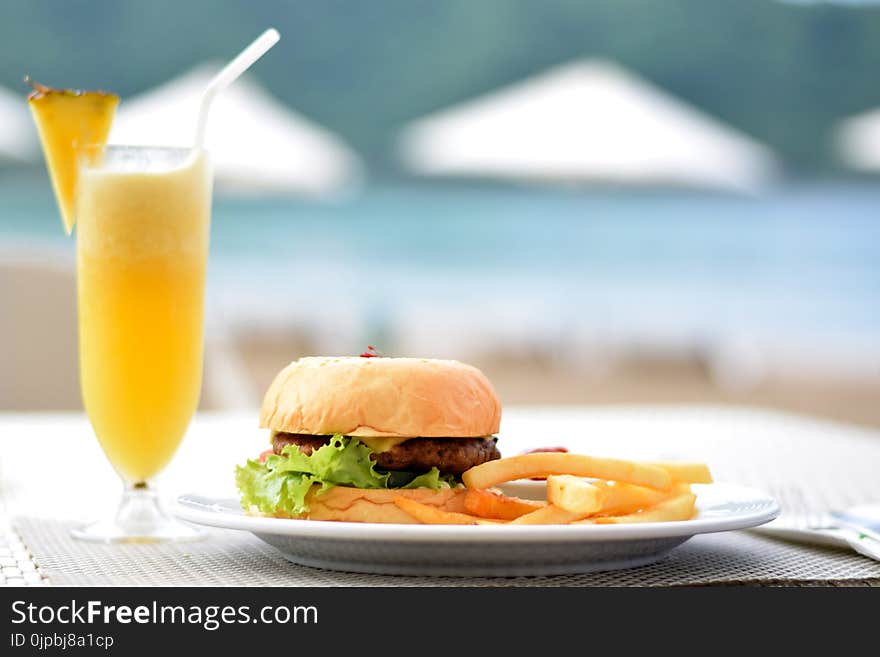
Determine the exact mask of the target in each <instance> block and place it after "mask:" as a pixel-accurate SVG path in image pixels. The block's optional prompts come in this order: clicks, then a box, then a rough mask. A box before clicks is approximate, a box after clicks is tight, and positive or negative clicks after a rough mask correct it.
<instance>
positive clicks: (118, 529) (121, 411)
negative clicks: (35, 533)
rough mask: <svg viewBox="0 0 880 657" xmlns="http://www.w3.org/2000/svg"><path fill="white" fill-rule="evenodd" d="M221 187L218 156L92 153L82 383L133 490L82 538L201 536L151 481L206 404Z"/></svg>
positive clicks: (84, 176)
mask: <svg viewBox="0 0 880 657" xmlns="http://www.w3.org/2000/svg"><path fill="white" fill-rule="evenodd" d="M212 180H213V178H212V172H211V167H210V164H209V162H208V160H207V156H206V155H205V154H204V153H203V152H198V151H192V150H189V149H172V148H148V147H133V146H107V147H102V148H99V149H89V150H87V151H84V152H83V153H82V157H81V168H80V176H79V180H78V183H77V204H76V221H77V249H76V253H77V293H78V294H77V297H78V312H79V363H80V386H81V389H82V397H83V403H84V405H85V409H86V413H87V415H88V417H89V420H90V421H91V424H92V427H93V429H94V431H95V434H96V435H97V437H98V441H99V442H100V443H101V447H102V448H103V449H104V453H105V454H106V455H107V458H108V459H109V461H110V463H111V464H112V465H113V467H114V468H115V469H116V471H117V472H118V473H119V475H120V476H121V478H122V480H123V483H124V493H123V497H122V501H121V504H120V506H119V510H118V511H117V513H116V517H115V518H113V519H108V520H103V521H99V522H97V523H94V524H92V525H88V526H86V527H83V528H80V529H76V530H74V532H73V534H74V536H76V537H78V538H83V539H91V540H98V541H112V542H115V541H140V540H176V539H186V538H193V537H194V536H195V535H197V532H196V531H195V530H194V529H192V528H191V527H189V526H188V525H184V524H182V523H180V522H178V521H176V520H174V519H173V518H172V517H170V516H168V515H167V514H166V513H165V512H164V511H163V510H162V508H161V507H160V505H159V500H158V498H157V495H156V492H155V490H154V488H153V487H152V486H151V484H150V482H151V480H152V479H153V478H154V477H155V476H156V475H157V474H158V473H159V472H160V471H161V470H162V469H163V468H164V467H165V466H166V465H167V464H168V462H169V461H170V460H171V457H172V456H173V455H174V452H175V451H176V450H177V447H178V446H179V444H180V441H181V439H182V438H183V435H184V433H185V432H186V428H187V426H188V425H189V422H190V420H191V418H192V415H193V413H194V412H195V409H196V406H197V404H198V400H199V394H200V390H201V383H202V353H203V343H204V337H203V336H204V297H205V270H206V264H207V256H208V233H209V228H210V217H211V188H212Z"/></svg>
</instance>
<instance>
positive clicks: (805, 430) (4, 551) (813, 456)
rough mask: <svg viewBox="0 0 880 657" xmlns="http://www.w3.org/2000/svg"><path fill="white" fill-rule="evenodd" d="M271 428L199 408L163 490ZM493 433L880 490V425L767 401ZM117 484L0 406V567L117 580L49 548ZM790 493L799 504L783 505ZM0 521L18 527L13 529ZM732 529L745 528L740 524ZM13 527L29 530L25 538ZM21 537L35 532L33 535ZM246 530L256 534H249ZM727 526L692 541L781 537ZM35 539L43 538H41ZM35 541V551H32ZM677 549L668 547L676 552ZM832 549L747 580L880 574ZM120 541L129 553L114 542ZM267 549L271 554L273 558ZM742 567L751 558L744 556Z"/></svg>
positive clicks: (764, 482) (512, 416)
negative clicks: (765, 405) (768, 405)
mask: <svg viewBox="0 0 880 657" xmlns="http://www.w3.org/2000/svg"><path fill="white" fill-rule="evenodd" d="M267 441H268V436H267V434H266V432H265V431H262V430H260V429H259V428H258V427H257V426H256V413H255V412H235V413H206V414H200V415H198V416H197V417H196V418H195V419H194V420H193V423H192V425H191V427H190V430H189V431H188V433H187V436H186V438H185V439H184V441H183V443H182V445H181V448H180V450H179V451H178V453H177V455H176V456H175V458H174V460H173V461H172V463H171V465H170V466H169V467H168V468H167V469H166V471H165V472H164V473H163V474H162V476H161V477H160V479H159V480H158V482H157V484H158V486H159V488H160V491H161V492H162V494H163V497H164V498H165V499H166V500H167V501H171V500H173V499H174V498H175V497H176V496H177V495H179V494H181V493H185V492H198V493H201V494H206V495H218V496H231V495H234V485H233V481H232V472H233V468H234V465H235V464H236V463H240V462H242V461H243V460H244V459H245V458H249V457H253V456H255V455H256V454H258V453H259V452H260V451H262V450H263V449H265V448H266V446H267ZM498 444H499V448H500V449H501V451H502V454H503V455H511V454H515V453H518V452H520V451H521V450H523V449H525V448H528V447H536V446H540V445H545V446H546V445H557V444H562V445H566V446H568V447H569V448H570V449H576V450H577V451H579V452H583V453H589V454H596V455H606V456H617V457H621V458H636V459H651V460H674V459H685V460H701V461H706V462H707V463H708V464H709V465H710V467H711V469H712V471H713V474H714V476H715V478H716V480H717V481H729V482H736V483H741V484H745V485H750V486H754V487H757V488H761V489H763V490H765V491H767V492H769V493H771V494H773V495H775V496H777V497H778V498H780V499H781V500H782V501H783V507H784V510H785V507H786V505H787V506H789V509H788V510H790V511H794V510H797V511H799V512H804V511H808V510H810V511H813V510H815V511H824V510H828V509H830V508H841V507H846V506H849V505H852V504H858V503H864V502H870V501H876V500H878V499H880V478H878V477H876V469H877V465H878V464H880V431H874V430H870V429H864V428H858V427H853V426H849V425H843V424H838V423H832V422H826V421H819V420H814V419H810V418H805V417H799V416H794V415H789V414H782V413H776V412H769V411H763V410H756V409H748V408H733V407H714V406H685V407H682V406H631V407H628V406H617V407H581V406H577V407H575V406H559V407H513V408H507V409H505V411H504V418H503V420H502V426H501V431H500V433H499V443H498ZM120 492H121V484H120V482H119V480H118V478H117V476H116V474H115V473H114V471H113V469H112V468H111V467H110V465H109V464H108V462H107V460H106V459H105V458H104V455H103V453H102V451H101V449H100V446H99V445H98V442H97V440H96V439H95V438H94V435H93V434H92V431H91V428H90V426H89V424H88V421H87V420H86V418H85V416H84V415H82V414H68V413H64V414H61V413H56V414H52V413H35V414H30V413H15V414H12V413H7V414H0V534H2V537H0V574H2V575H3V576H5V578H6V579H7V580H8V581H9V582H10V583H13V584H19V585H20V584H52V583H58V584H67V583H71V582H76V583H79V584H88V583H95V584H104V583H120V581H122V582H123V583H124V582H125V581H127V580H108V579H106V578H102V577H101V576H100V574H101V573H100V568H99V569H98V570H97V571H88V570H83V569H80V570H78V571H76V572H78V573H80V576H79V577H80V578H79V579H72V578H71V576H70V572H66V571H65V569H68V570H71V571H72V570H76V568H77V564H76V563H73V562H72V561H71V562H69V563H66V564H65V563H64V562H65V561H69V560H66V559H59V558H57V557H58V554H57V553H56V554H54V555H53V554H51V553H50V552H49V547H48V546H49V545H50V544H51V545H52V546H53V547H54V549H55V550H56V552H57V551H58V550H60V551H61V552H65V551H68V552H69V554H70V555H71V556H72V557H76V559H80V560H88V559H90V558H91V557H92V556H94V554H97V553H96V552H93V553H89V552H88V550H89V549H91V548H89V547H88V544H85V545H77V546H75V547H74V546H73V545H72V544H68V545H65V544H63V543H62V542H59V541H60V539H59V538H58V537H59V536H61V535H63V534H66V527H67V526H68V525H69V524H70V523H76V522H86V521H89V520H93V519H95V518H97V517H101V516H105V515H106V516H109V515H111V514H112V513H113V511H114V509H115V504H116V502H117V500H118V495H119V493H120ZM793 506H796V507H797V509H793V508H791V507H793ZM4 527H5V531H4ZM10 527H14V528H15V531H10ZM734 534H742V535H743V536H746V535H747V534H746V533H745V532H735V533H734ZM22 537H24V538H25V539H26V540H24V541H22ZM27 537H31V538H30V540H31V543H32V544H29V543H28V540H27ZM247 537H248V539H253V537H250V535H247ZM696 540H697V539H693V540H692V541H691V542H693V541H696ZM736 540H738V541H739V542H738V543H730V545H728V546H726V547H725V546H721V548H719V547H718V546H717V545H715V544H714V543H712V542H711V541H707V542H705V543H703V544H701V545H699V546H698V547H702V548H703V552H706V551H707V550H709V551H711V550H712V549H738V550H740V551H742V550H745V551H752V552H754V554H756V555H757V554H759V553H761V551H762V550H764V551H767V550H771V548H772V544H775V543H777V541H772V543H766V541H770V539H766V538H761V539H760V540H761V541H764V543H760V544H759V543H756V542H755V541H758V540H759V539H758V538H757V537H755V538H749V539H746V538H738V539H736ZM749 540H751V541H752V542H751V543H750V542H748V541H749ZM42 541H46V551H43V543H42ZM253 541H254V542H247V541H244V539H243V538H242V535H241V534H240V533H236V532H222V531H221V532H217V533H216V534H214V535H212V536H211V537H210V538H209V540H208V541H203V542H202V543H206V544H207V548H205V549H215V550H219V552H220V553H224V554H225V552H229V551H231V550H232V546H235V549H236V550H239V551H240V552H241V551H244V552H247V551H250V552H254V551H256V550H257V548H255V545H256V543H257V542H256V539H253ZM224 542H225V543H224ZM689 544H690V542H689ZM689 544H687V545H689ZM713 546H715V547H713ZM737 546H738V547H737ZM227 548H228V549H227ZM95 549H97V548H95ZM100 549H101V550H104V551H105V552H103V553H102V554H104V558H110V557H112V556H113V553H112V550H114V549H116V550H120V548H118V546H103V547H101V548H100ZM682 549H683V548H679V550H682ZM107 550H110V551H111V552H106V551H107ZM138 550H141V552H138V555H137V557H136V558H138V559H143V558H155V559H158V560H159V562H161V560H162V559H164V558H165V556H163V555H165V553H164V552H162V550H161V549H160V548H159V547H157V546H150V547H144V546H141V547H139V548H138ZM144 550H146V551H145V552H144ZM151 550H152V552H151ZM224 550H225V552H224ZM781 550H787V551H788V552H784V553H783V552H781ZM41 551H43V552H42V554H43V557H42V559H43V561H44V562H45V563H41ZM268 552H269V553H271V550H268ZM675 552H678V550H676V551H674V552H673V554H674V553H675ZM840 552H841V551H837V550H820V551H819V552H816V548H812V547H808V546H795V545H790V544H786V545H785V546H784V547H783V546H781V545H780V547H779V550H777V552H776V553H775V559H776V560H775V561H774V560H773V559H770V560H768V561H767V562H766V563H765V564H764V567H763V569H762V570H760V573H761V577H760V578H745V577H744V578H743V581H746V580H748V581H750V583H752V580H754V582H753V583H759V584H760V583H773V584H779V583H783V584H784V583H791V584H798V583H801V582H806V581H808V580H809V581H816V580H821V581H822V582H823V583H830V584H834V583H837V582H839V583H847V582H850V583H851V582H853V581H857V582H859V583H869V584H880V564H877V563H876V562H871V561H870V560H868V559H865V558H864V557H858V556H854V555H852V554H846V555H843V554H841V553H840ZM801 553H802V556H803V557H804V558H805V559H806V558H807V557H810V559H812V561H811V562H810V563H811V564H812V566H811V567H815V566H816V565H817V564H821V562H822V559H827V560H828V563H829V566H832V565H833V566H834V567H833V568H832V567H829V569H828V573H831V574H829V575H827V576H822V577H817V576H816V575H815V572H818V571H814V570H810V568H806V567H805V568H804V569H803V570H802V571H799V570H798V568H797V567H794V565H793V567H785V568H783V567H780V566H779V564H780V563H783V562H784V560H788V561H786V562H785V563H788V562H791V563H792V564H795V562H797V561H798V558H799V555H801ZM118 554H120V555H124V554H127V553H126V552H125V551H124V550H120V551H119V553H118ZM108 555H109V556H108ZM29 556H33V559H29V558H28V557H29ZM263 556H267V555H266V554H263ZM273 556H274V555H272V556H268V557H267V558H268V559H269V560H270V561H271V559H272V558H273ZM703 556H706V555H705V554H704V555H703ZM710 556H711V555H710ZM745 556H746V557H747V556H748V555H745ZM132 558H135V557H132ZM168 558H171V557H168ZM755 558H758V557H757V556H756V557H755ZM780 559H783V561H780ZM817 560H818V561H817ZM835 560H836V561H835ZM846 560H850V561H846ZM74 561H75V559H74ZM832 561H833V562H834V563H833V564H832ZM34 563H35V565H34ZM267 563H268V562H267ZM168 566H169V569H168V574H167V577H166V579H164V580H162V581H163V583H167V584H173V583H175V582H179V583H181V584H191V583H193V582H194V581H198V580H193V579H188V578H187V577H185V576H183V574H181V575H180V577H179V579H177V580H175V572H176V571H175V569H174V567H173V566H174V564H168ZM684 567H685V566H682V568H684ZM768 569H769V570H768ZM773 569H777V570H778V572H774V571H773ZM306 570H308V569H306ZM88 572H92V573H97V574H94V575H93V578H92V579H91V580H90V579H89V576H88V575H83V574H82V573H88ZM180 572H181V573H183V571H180ZM304 572H305V571H304ZM743 572H752V571H750V570H749V568H748V567H745V568H744V570H743ZM755 572H757V571H755ZM823 572H824V571H823ZM810 573H812V574H810ZM300 575H301V577H300V579H293V580H288V581H311V580H309V579H308V578H309V577H311V576H310V575H308V574H302V573H301V574H300ZM303 577H305V580H303V579H302V578H303ZM663 577H665V578H666V579H663V578H660V579H659V580H657V581H662V582H665V581H667V580H668V579H669V577H670V571H669V566H668V565H667V567H666V571H665V573H664V575H663ZM313 579H315V580H316V581H319V582H320V584H321V585H334V584H339V585H344V583H346V582H348V581H349V580H350V578H347V577H346V575H345V574H342V573H340V574H334V573H329V572H326V571H321V574H320V577H316V578H313ZM425 579H426V580H428V579H430V578H425ZM631 579H632V578H631ZM703 579H705V577H704V578H703ZM703 579H700V580H698V581H700V582H702V581H703ZM724 579H725V580H729V581H737V580H738V577H737V573H733V572H732V573H730V577H725V578H724ZM256 580H257V581H262V580H259V578H256ZM401 581H402V580H394V578H388V581H386V582H379V581H372V582H370V583H371V584H382V583H384V584H386V585H394V583H395V582H401ZM646 581H647V580H646ZM652 581H654V580H652ZM597 582H598V583H614V577H613V576H611V575H610V574H609V575H607V576H605V577H604V579H603V578H601V577H600V578H598V579H594V580H592V581H590V582H589V583H597ZM206 583H209V584H212V585H223V584H226V583H230V584H231V583H241V582H240V581H239V580H238V579H236V578H235V577H233V576H232V575H231V573H230V577H229V578H227V579H226V580H224V578H223V576H222V575H217V574H214V575H212V580H211V581H209V582H206ZM424 583H426V584H429V585H430V584H431V582H428V581H426V582H424ZM558 583H560V584H572V583H574V584H576V583H577V582H571V581H567V582H563V581H559V582H558ZM676 583H685V584H686V583H689V579H688V573H687V572H686V571H682V572H681V577H680V578H679V579H678V580H676ZM446 585H449V583H448V582H447V584H446Z"/></svg>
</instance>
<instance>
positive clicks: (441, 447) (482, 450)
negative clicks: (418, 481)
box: [272, 433, 501, 475]
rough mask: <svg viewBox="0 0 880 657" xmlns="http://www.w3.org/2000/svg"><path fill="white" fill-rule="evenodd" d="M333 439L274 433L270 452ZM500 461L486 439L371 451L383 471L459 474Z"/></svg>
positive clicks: (310, 447)
mask: <svg viewBox="0 0 880 657" xmlns="http://www.w3.org/2000/svg"><path fill="white" fill-rule="evenodd" d="M331 438H332V436H309V435H304V434H295V433H277V434H275V437H274V438H273V439H272V449H273V451H274V452H275V453H276V454H281V450H283V449H284V448H285V447H287V446H288V445H297V446H298V447H299V451H301V452H302V453H303V454H311V453H312V452H313V451H314V450H316V449H318V448H319V447H322V446H324V445H326V444H327V443H329V442H330V439H331ZM498 458H501V454H500V452H499V451H498V447H496V446H495V441H494V440H492V439H486V438H410V439H409V440H405V441H404V442H402V443H399V444H397V445H395V446H394V447H392V448H391V449H390V450H388V451H387V452H374V453H373V459H374V460H375V461H376V465H377V466H378V467H380V468H382V469H383V470H405V471H407V472H427V471H428V470H430V469H431V468H434V467H436V468H437V469H438V470H440V472H443V473H449V474H456V475H460V474H461V473H462V472H464V471H465V470H467V469H469V468H472V467H473V466H475V465H480V463H485V462H486V461H493V460H495V459H498Z"/></svg>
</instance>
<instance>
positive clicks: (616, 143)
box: [400, 60, 777, 191]
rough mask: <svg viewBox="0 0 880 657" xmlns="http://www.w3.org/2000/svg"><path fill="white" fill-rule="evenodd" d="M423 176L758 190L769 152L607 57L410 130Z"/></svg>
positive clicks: (410, 157) (403, 143) (768, 173)
mask: <svg viewBox="0 0 880 657" xmlns="http://www.w3.org/2000/svg"><path fill="white" fill-rule="evenodd" d="M400 150H401V156H402V158H403V160H404V162H405V163H406V164H407V165H408V166H409V167H410V168H411V169H412V170H413V171H415V172H416V173H419V174H425V175H446V176H480V177H489V178H508V179H523V180H549V181H565V182H610V183H627V184H646V185H655V184H674V185H685V186H708V187H720V188H732V189H736V190H742V191H751V190H754V189H755V188H757V187H760V186H761V185H762V184H763V183H765V182H766V181H767V180H768V179H770V178H771V177H772V176H773V175H774V173H775V171H776V168H777V163H776V160H775V157H774V155H773V154H772V152H771V151H770V149H769V148H767V147H766V146H764V145H762V144H760V143H758V142H757V141H755V140H754V139H752V138H750V137H748V136H747V135H744V134H742V133H740V132H738V131H736V130H735V129H733V128H731V127H730V126H727V125H725V124H723V123H721V122H720V121H718V120H717V119H715V118H713V117H711V116H708V115H706V114H704V113H702V112H700V111H699V110H697V109H695V108H693V107H691V106H689V105H687V104H685V103H684V102H682V101H680V100H678V99H676V98H674V97H672V96H670V95H669V94H667V93H665V92H664V91H662V90H660V89H658V88H656V87H654V86H652V85H651V84H649V83H647V82H645V81H644V80H641V79H639V78H637V77H636V76H634V75H633V74H632V73H629V72H628V71H626V70H624V69H623V68H621V67H620V66H618V65H616V64H614V63H612V62H608V61H603V60H584V61H576V62H572V63H569V64H565V65H562V66H559V67H557V68H554V69H552V70H550V71H547V72H545V73H543V74H541V75H538V76H536V77H534V78H531V79H528V80H525V81H523V82H520V83H517V84H514V85H511V86H509V87H506V88H503V89H500V90H498V91H495V92H492V93H490V94H488V95H486V96H483V97H481V98H477V99H474V100H472V101H468V102H465V103H463V104H461V105H459V106H457V107H453V108H451V109H447V110H442V111H440V112H437V113H435V114H432V115H429V116H427V117H425V118H423V119H420V120H417V121H415V122H414V123H412V124H410V125H409V126H407V127H406V128H405V129H404V131H403V133H402V135H401V140H400Z"/></svg>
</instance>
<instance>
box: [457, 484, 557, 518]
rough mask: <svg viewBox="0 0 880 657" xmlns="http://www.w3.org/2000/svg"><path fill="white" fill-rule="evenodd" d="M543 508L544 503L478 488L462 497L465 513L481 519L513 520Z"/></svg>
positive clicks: (470, 490) (472, 489)
mask: <svg viewBox="0 0 880 657" xmlns="http://www.w3.org/2000/svg"><path fill="white" fill-rule="evenodd" d="M544 506H547V504H546V503H545V502H537V501H535V500H523V499H520V498H519V497H510V496H508V495H502V494H501V493H495V492H491V491H488V490H481V489H479V488H471V489H469V490H468V492H467V493H466V494H465V496H464V508H465V509H466V510H467V512H468V513H471V514H473V515H475V516H480V517H481V518H494V519H497V520H515V519H516V518H519V517H520V516H523V515H525V514H527V513H531V512H532V511H535V510H537V509H540V508H542V507H544Z"/></svg>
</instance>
